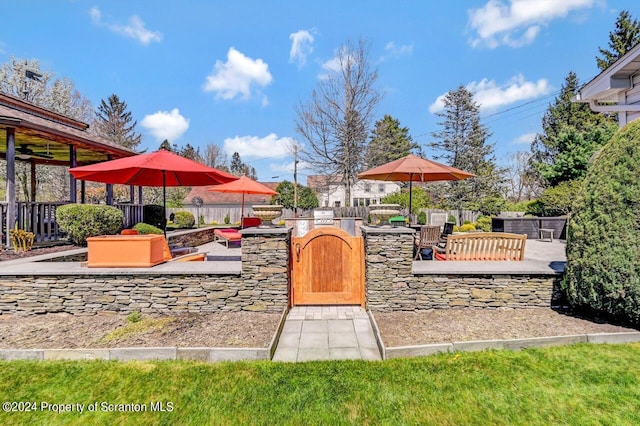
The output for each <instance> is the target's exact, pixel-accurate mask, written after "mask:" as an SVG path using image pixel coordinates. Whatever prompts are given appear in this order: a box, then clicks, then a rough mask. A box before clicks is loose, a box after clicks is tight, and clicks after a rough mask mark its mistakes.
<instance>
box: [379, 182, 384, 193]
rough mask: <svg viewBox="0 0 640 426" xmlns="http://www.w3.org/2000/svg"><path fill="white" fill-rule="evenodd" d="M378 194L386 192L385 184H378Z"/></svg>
mask: <svg viewBox="0 0 640 426" xmlns="http://www.w3.org/2000/svg"><path fill="white" fill-rule="evenodd" d="M378 192H384V183H379V184H378Z"/></svg>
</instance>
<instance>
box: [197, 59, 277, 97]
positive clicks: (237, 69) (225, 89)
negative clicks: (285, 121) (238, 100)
mask: <svg viewBox="0 0 640 426" xmlns="http://www.w3.org/2000/svg"><path fill="white" fill-rule="evenodd" d="M272 81H273V77H272V76H271V73H270V72H269V65H267V63H265V62H264V61H263V60H262V59H255V60H254V59H251V58H249V57H247V56H245V55H243V54H242V53H241V52H239V51H237V50H236V49H235V48H233V47H230V48H229V52H228V53H227V62H224V63H223V62H221V61H219V60H218V61H216V64H215V65H214V67H213V72H212V73H211V74H209V75H208V76H207V79H206V81H205V83H204V86H203V90H204V91H205V92H216V97H217V98H222V99H225V100H230V99H233V98H235V97H236V96H239V95H241V96H242V98H244V99H248V98H249V97H251V92H252V86H255V85H258V86H260V87H266V86H268V85H269V84H271V82H272ZM265 102H267V101H266V97H263V99H262V104H263V105H264V104H265Z"/></svg>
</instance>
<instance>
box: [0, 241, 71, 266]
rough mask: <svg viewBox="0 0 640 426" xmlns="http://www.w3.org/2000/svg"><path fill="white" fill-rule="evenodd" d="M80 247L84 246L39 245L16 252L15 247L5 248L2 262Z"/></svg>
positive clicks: (0, 258) (0, 260)
mask: <svg viewBox="0 0 640 426" xmlns="http://www.w3.org/2000/svg"><path fill="white" fill-rule="evenodd" d="M78 248H82V247H78V246H74V245H61V246H53V247H37V248H33V249H31V250H29V251H20V252H15V251H13V249H10V250H7V249H5V250H2V251H0V262H4V261H7V260H15V259H23V258H26V257H33V256H39V255H41V254H49V253H58V252H61V251H67V250H74V249H78Z"/></svg>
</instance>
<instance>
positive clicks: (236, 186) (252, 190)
mask: <svg viewBox="0 0 640 426" xmlns="http://www.w3.org/2000/svg"><path fill="white" fill-rule="evenodd" d="M207 191H211V192H230V193H234V194H242V217H244V195H245V194H265V195H276V194H277V192H276V191H274V190H273V189H271V188H269V187H268V186H265V185H263V184H261V183H258V182H256V181H255V180H253V179H250V178H248V177H246V176H242V177H241V178H239V179H237V180H234V181H232V182H228V183H223V184H221V185H216V186H214V187H212V188H209V189H207Z"/></svg>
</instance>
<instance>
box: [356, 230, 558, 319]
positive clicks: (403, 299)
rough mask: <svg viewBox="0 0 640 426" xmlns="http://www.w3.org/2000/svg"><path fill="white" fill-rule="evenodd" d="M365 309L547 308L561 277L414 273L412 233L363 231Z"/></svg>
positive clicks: (556, 293)
mask: <svg viewBox="0 0 640 426" xmlns="http://www.w3.org/2000/svg"><path fill="white" fill-rule="evenodd" d="M363 235H364V236H365V259H366V297H367V306H368V307H369V308H370V309H372V310H377V311H400V310H409V311H414V310H428V309H451V308H463V307H464V308H466V307H474V308H499V307H510V308H532V307H551V306H552V305H555V304H556V303H558V301H559V300H560V297H561V293H560V290H559V284H560V280H561V277H560V276H559V275H550V274H549V275H531V274H487V275H478V274H465V273H464V272H461V273H459V274H456V275H437V274H424V275H418V274H414V273H413V272H412V263H413V253H412V251H413V238H414V234H413V231H412V230H409V229H406V228H404V229H403V228H396V229H393V228H392V229H384V228H363Z"/></svg>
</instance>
